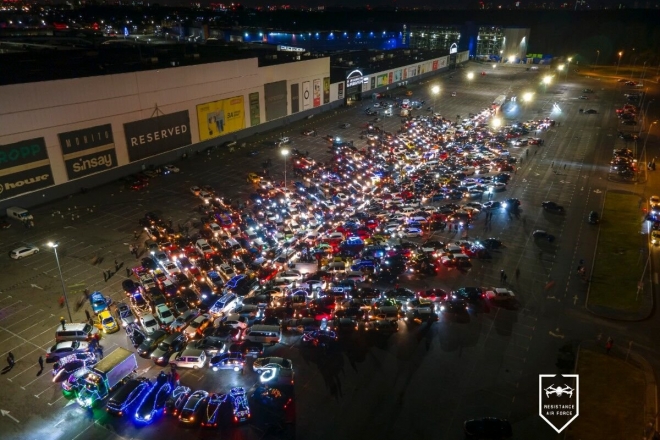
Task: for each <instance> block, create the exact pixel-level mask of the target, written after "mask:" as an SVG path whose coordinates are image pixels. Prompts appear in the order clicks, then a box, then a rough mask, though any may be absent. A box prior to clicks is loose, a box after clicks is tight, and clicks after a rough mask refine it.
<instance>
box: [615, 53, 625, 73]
mask: <svg viewBox="0 0 660 440" xmlns="http://www.w3.org/2000/svg"><path fill="white" fill-rule="evenodd" d="M621 55H623V51H621V52H619V62H618V63H616V72H614V75H618V74H619V66H620V65H621Z"/></svg>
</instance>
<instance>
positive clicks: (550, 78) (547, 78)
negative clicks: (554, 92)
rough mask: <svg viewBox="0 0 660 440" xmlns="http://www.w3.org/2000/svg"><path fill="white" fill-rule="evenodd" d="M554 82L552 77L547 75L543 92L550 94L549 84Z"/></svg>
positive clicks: (544, 78) (544, 79)
mask: <svg viewBox="0 0 660 440" xmlns="http://www.w3.org/2000/svg"><path fill="white" fill-rule="evenodd" d="M551 82H552V77H551V76H550V75H546V76H544V77H543V91H544V92H545V93H548V84H550V83H551Z"/></svg>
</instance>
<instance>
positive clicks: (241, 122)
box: [197, 96, 245, 141]
mask: <svg viewBox="0 0 660 440" xmlns="http://www.w3.org/2000/svg"><path fill="white" fill-rule="evenodd" d="M197 124H198V125H199V140H200V141H206V140H209V139H213V138H215V137H218V136H223V135H225V134H227V133H231V132H234V131H238V130H242V129H243V128H245V105H244V102H243V97H242V96H235V97H233V98H228V99H221V100H220V101H213V102H207V103H206V104H200V105H198V106H197Z"/></svg>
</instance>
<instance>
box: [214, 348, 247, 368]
mask: <svg viewBox="0 0 660 440" xmlns="http://www.w3.org/2000/svg"><path fill="white" fill-rule="evenodd" d="M244 366H245V356H243V353H240V352H226V353H221V354H217V355H215V356H213V357H212V358H211V360H210V361H209V367H210V368H211V369H212V370H213V371H218V370H234V371H242V370H243V367H244Z"/></svg>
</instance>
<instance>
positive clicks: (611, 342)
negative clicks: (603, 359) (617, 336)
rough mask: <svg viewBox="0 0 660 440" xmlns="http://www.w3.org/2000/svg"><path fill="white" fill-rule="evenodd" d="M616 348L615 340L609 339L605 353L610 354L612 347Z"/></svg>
mask: <svg viewBox="0 0 660 440" xmlns="http://www.w3.org/2000/svg"><path fill="white" fill-rule="evenodd" d="M613 346H614V339H612V338H611V337H609V338H607V342H606V343H605V353H607V354H610V350H612V347H613Z"/></svg>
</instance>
